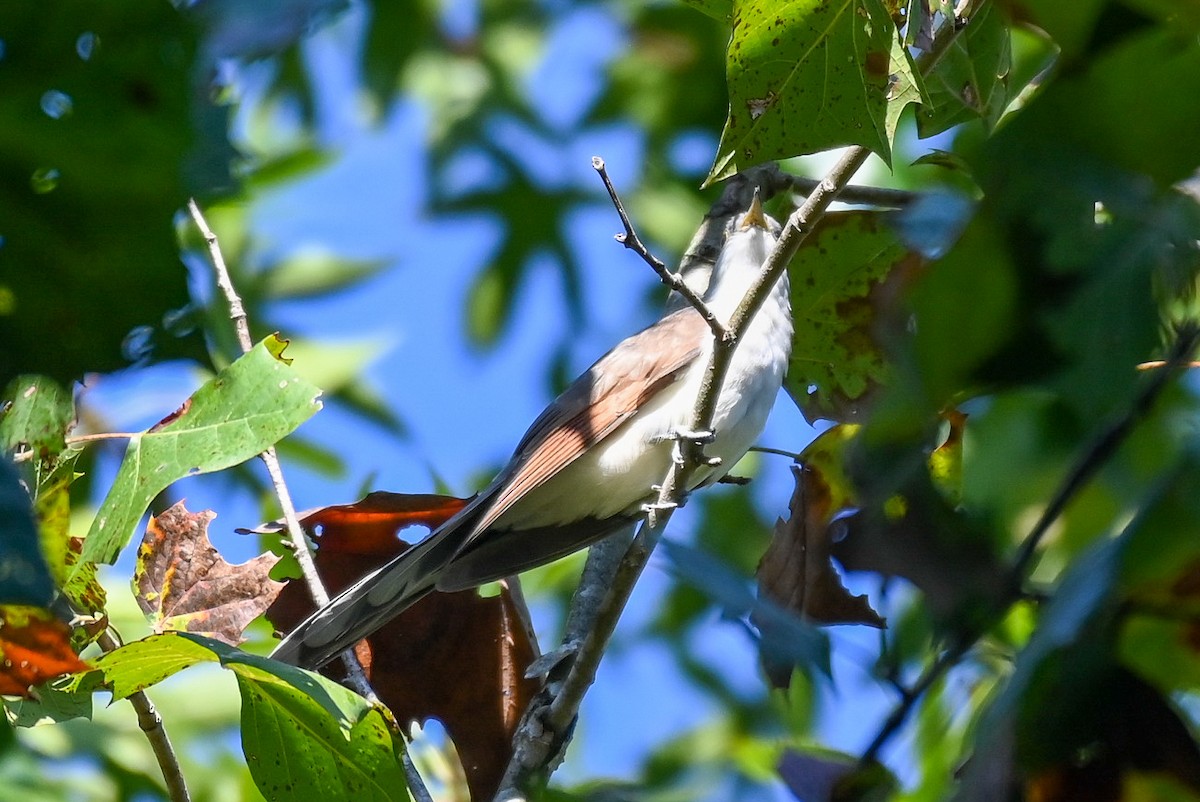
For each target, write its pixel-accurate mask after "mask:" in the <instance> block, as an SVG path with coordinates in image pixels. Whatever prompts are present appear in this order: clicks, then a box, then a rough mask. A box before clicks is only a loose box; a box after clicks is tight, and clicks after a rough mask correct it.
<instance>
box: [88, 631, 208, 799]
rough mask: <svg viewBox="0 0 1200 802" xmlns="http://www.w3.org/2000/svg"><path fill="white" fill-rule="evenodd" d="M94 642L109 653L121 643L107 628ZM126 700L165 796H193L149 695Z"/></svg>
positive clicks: (143, 694) (130, 696) (131, 697)
mask: <svg viewBox="0 0 1200 802" xmlns="http://www.w3.org/2000/svg"><path fill="white" fill-rule="evenodd" d="M96 642H97V644H99V646H100V648H101V649H103V650H104V651H106V652H111V651H113V650H114V649H116V648H118V647H119V646H120V645H121V644H120V643H118V642H117V639H116V638H114V637H113V636H112V635H111V634H110V633H109V632H108V631H104V632H101V633H100V637H99V638H97V639H96ZM127 699H128V700H129V704H130V705H132V706H133V709H134V710H135V711H136V712H137V720H138V727H140V728H141V730H142V732H143V733H145V734H146V740H147V741H149V742H150V749H151V750H152V751H153V752H154V759H155V760H156V761H157V762H158V768H159V770H161V771H162V775H163V781H164V782H165V783H166V785H167V796H168V798H170V800H171V802H188V800H190V799H191V798H192V797H191V794H190V793H188V789H187V783H186V782H185V781H184V779H183V770H182V769H181V768H180V766H179V757H178V755H176V754H175V747H174V746H172V744H171V739H170V738H169V737H168V736H167V731H166V729H164V728H163V721H162V716H160V715H159V714H158V710H157V709H155V707H154V703H153V702H151V701H150V697H149V696H147V695H146V692H145V691H136V692H134V693H131V694H130V695H129V696H128V697H127Z"/></svg>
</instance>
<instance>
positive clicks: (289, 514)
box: [188, 198, 432, 802]
mask: <svg viewBox="0 0 1200 802" xmlns="http://www.w3.org/2000/svg"><path fill="white" fill-rule="evenodd" d="M188 212H189V213H190V214H191V217H192V220H193V221H194V222H195V224H196V227H197V228H198V229H199V230H200V233H201V234H202V235H203V236H204V241H205V243H207V245H208V255H209V259H210V260H211V261H212V265H213V270H214V271H215V272H216V275H217V286H218V287H220V289H221V291H222V292H223V293H224V295H225V299H226V302H227V303H228V304H229V317H230V319H232V320H233V323H234V328H235V329H236V330H237V336H238V343H239V345H240V346H241V348H242V352H243V353H245V352H247V351H249V350H250V349H251V348H252V347H253V341H252V340H251V338H250V326H249V322H248V320H247V318H246V309H245V307H244V306H243V305H242V299H241V297H239V296H238V294H237V290H236V289H235V288H234V286H233V280H232V279H231V278H230V275H229V269H228V268H227V267H226V265H225V257H224V256H223V255H222V253H221V245H220V243H219V242H218V241H217V235H216V234H215V233H214V232H213V230H212V228H210V227H209V225H208V221H207V220H205V219H204V214H203V213H202V212H201V211H200V207H199V206H198V205H197V204H196V201H195V199H194V198H189V199H188ZM259 457H260V458H261V459H262V461H263V464H264V465H266V466H267V473H268V474H269V475H270V477H271V486H272V487H274V489H275V497H276V498H277V499H278V500H279V507H280V509H281V510H282V511H283V519H284V522H285V523H286V525H287V532H288V538H287V540H286V543H287V547H288V548H289V549H290V550H291V552H292V554H293V555H294V556H295V558H296V562H297V563H298V564H299V565H300V573H301V574H302V575H303V577H304V582H305V584H306V585H307V586H308V590H309V594H310V595H311V596H312V598H313V601H314V602H315V603H316V605H317V607H324V606H325V605H326V604H328V603H329V592H328V591H327V590H326V589H325V583H324V582H322V581H321V576H320V574H318V573H317V566H316V563H314V562H313V555H312V548H311V547H310V546H309V543H308V538H307V537H306V536H305V534H304V530H303V528H302V527H301V526H300V519H299V518H298V517H297V515H296V506H295V504H294V503H293V502H292V494H291V491H289V490H288V487H287V483H286V482H285V481H284V478H283V468H282V466H281V465H280V463H279V457H278V455H277V454H276V452H275V447H274V446H271V447H270V448H268V449H267V450H266V451H264V452H263V453H262V454H260V455H259ZM341 657H342V662H343V663H344V664H345V666H346V679H347V681H348V683H349V684H350V686H351V687H352V688H353V689H354V690H355V691H356V692H357V693H358V694H359V695H360V696H362V697H363V698H364V699H366V700H367V701H368V702H370V703H371V705H372V706H374V707H375V708H376V709H378V710H380V712H381V713H382V714H383V717H384V719H385V720H386V721H387V722H388V725H389V726H390V727H391V729H392V731H393V733H394V734H396V735H401V736H402V735H403V731H402V729H401V728H400V726H399V724H398V722H397V721H396V719H395V717H394V716H393V715H392V713H391V711H390V710H388V709H387V707H386V706H385V705H384V704H383V702H381V701H380V699H379V696H378V695H377V694H376V693H375V689H374V688H372V687H371V683H370V680H368V679H367V675H366V672H365V671H364V670H363V667H362V663H360V662H359V660H358V656H357V655H356V654H355V653H354V648H353V647H351V648H349V649H346V650H345V651H344V652H342V655H341ZM405 753H406V754H407V750H405ZM401 763H402V765H403V766H404V773H405V776H406V777H407V779H408V783H409V790H410V791H411V792H412V793H413V795H414V796H415V797H416V798H417V800H418V802H432V797H430V795H429V791H428V790H427V789H426V788H425V783H424V781H422V779H421V775H420V774H419V773H417V770H416V768H415V767H414V766H413V764H412V761H411V760H402V761H401Z"/></svg>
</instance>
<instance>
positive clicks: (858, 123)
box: [705, 0, 909, 185]
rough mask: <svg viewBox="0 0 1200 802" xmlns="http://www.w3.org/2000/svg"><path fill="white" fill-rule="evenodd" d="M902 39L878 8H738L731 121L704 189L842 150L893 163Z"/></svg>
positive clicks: (799, 0)
mask: <svg viewBox="0 0 1200 802" xmlns="http://www.w3.org/2000/svg"><path fill="white" fill-rule="evenodd" d="M895 38H896V29H895V25H894V24H893V23H892V20H891V17H890V16H888V14H887V13H886V10H885V9H883V6H882V5H881V4H879V3H876V2H869V0H835V2H826V0H782V1H781V0H750V2H738V3H735V4H734V14H733V38H732V39H731V40H730V43H729V53H728V61H727V77H728V82H729V117H728V119H727V120H726V122H725V130H724V132H723V133H722V134H721V144H720V145H719V146H718V148H717V158H716V161H715V162H714V163H713V166H712V169H711V170H710V172H709V174H708V178H707V179H705V185H708V184H711V183H713V182H715V181H719V180H721V179H723V178H727V177H729V176H731V175H733V174H734V173H736V172H738V171H739V170H743V169H745V168H747V167H750V166H752V165H755V164H758V163H760V162H764V161H768V160H770V159H781V158H787V157H790V156H797V155H803V154H808V153H817V152H819V151H822V150H828V149H830V148H835V147H839V146H842V145H862V146H863V147H866V148H868V149H870V150H872V151H874V152H875V153H877V154H879V155H880V156H881V157H882V158H883V159H884V161H888V162H890V161H891V143H890V141H889V139H888V134H887V130H886V118H887V112H888V91H889V75H890V74H891V73H890V69H891V65H892V42H893V40H894V39H895ZM898 102H903V103H907V102H909V99H908V98H907V97H906V98H901V99H898Z"/></svg>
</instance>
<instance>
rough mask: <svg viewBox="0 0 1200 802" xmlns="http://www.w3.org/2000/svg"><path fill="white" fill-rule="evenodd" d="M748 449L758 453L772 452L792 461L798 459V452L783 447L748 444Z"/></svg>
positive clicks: (797, 460)
mask: <svg viewBox="0 0 1200 802" xmlns="http://www.w3.org/2000/svg"><path fill="white" fill-rule="evenodd" d="M750 450H751V451H754V452H757V453H759V454H774V455H775V456H777V457H787V458H788V459H790V460H791V461H792V462H799V461H800V452H798V451H788V450H787V449H783V448H771V447H770V446H750Z"/></svg>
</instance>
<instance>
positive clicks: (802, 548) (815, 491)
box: [752, 465, 886, 687]
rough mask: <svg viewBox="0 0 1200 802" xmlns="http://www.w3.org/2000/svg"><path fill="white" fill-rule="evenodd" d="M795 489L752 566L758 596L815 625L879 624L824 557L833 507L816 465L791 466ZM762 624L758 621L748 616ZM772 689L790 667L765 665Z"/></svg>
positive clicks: (784, 682)
mask: <svg viewBox="0 0 1200 802" xmlns="http://www.w3.org/2000/svg"><path fill="white" fill-rule="evenodd" d="M792 476H793V479H794V480H795V491H794V492H793V494H792V500H791V503H790V504H789V505H788V507H789V512H790V517H789V518H788V519H787V520H784V519H782V518H781V519H779V520H778V521H777V522H776V524H775V533H774V535H773V536H772V538H771V545H770V546H769V547H768V548H767V552H766V554H764V555H763V558H762V562H761V563H759V566H758V572H757V577H758V587H759V595H760V596H762V597H764V598H767V599H769V600H771V601H772V602H774V603H775V604H776V605H778V606H779V607H781V608H782V609H784V610H787V611H789V612H791V613H792V614H793V615H795V616H797V617H800V618H804V619H806V620H810V621H813V622H815V623H818V624H867V625H868V626H873V627H883V626H885V625H886V624H885V622H884V620H883V619H882V618H880V617H879V614H878V613H876V612H875V611H874V610H873V609H871V604H870V602H869V601H868V599H867V597H866V596H852V595H851V594H850V592H849V591H848V590H846V586H845V585H843V584H842V580H841V577H840V576H839V575H838V573H837V570H836V569H835V568H834V567H833V560H832V558H831V555H830V547H831V545H832V543H831V534H832V533H831V531H830V522H831V520H832V517H833V514H834V513H835V512H836V511H837V508H834V507H833V506H832V502H833V493H832V491H831V489H830V487H829V485H828V484H827V482H826V481H825V480H824V478H823V476H822V475H821V472H820V469H819V468H818V467H816V466H811V465H809V466H805V467H804V468H801V467H799V466H797V465H793V466H792ZM752 620H754V621H755V623H757V624H758V625H759V628H760V629H762V628H763V624H762V623H761V622H758V621H757V620H756V619H754V618H753V617H752ZM764 667H765V668H766V672H767V676H768V677H769V678H770V679H771V682H772V684H773V685H775V686H776V687H787V686H788V684H790V680H791V673H792V672H791V665H788V666H787V667H786V669H783V670H773V668H772V666H770V665H765V666H764Z"/></svg>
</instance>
